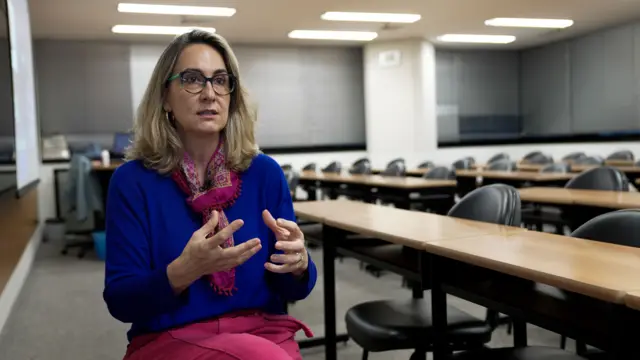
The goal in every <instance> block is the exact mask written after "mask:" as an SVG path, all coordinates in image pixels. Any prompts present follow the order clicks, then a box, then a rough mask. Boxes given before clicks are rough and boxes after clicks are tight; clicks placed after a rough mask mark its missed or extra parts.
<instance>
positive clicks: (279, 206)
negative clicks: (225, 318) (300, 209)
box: [267, 161, 318, 301]
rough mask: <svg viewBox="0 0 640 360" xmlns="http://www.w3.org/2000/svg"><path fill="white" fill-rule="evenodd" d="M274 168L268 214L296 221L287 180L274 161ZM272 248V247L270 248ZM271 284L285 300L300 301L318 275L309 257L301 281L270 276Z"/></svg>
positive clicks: (271, 167) (272, 170)
mask: <svg viewBox="0 0 640 360" xmlns="http://www.w3.org/2000/svg"><path fill="white" fill-rule="evenodd" d="M273 165H274V166H270V167H269V169H268V171H269V173H270V174H269V176H268V178H269V179H270V180H271V181H269V186H268V189H267V197H268V200H269V201H268V203H270V204H273V205H272V206H271V208H270V209H269V212H271V214H272V215H273V217H274V218H276V219H278V218H282V219H286V220H291V221H296V216H295V213H294V211H293V201H292V199H291V193H290V192H289V185H288V183H287V179H286V178H285V176H284V173H283V172H282V169H281V168H280V165H278V164H277V163H276V162H275V161H273ZM275 241H276V239H275V235H274V234H271V236H270V242H271V244H273V245H275ZM271 248H273V246H271ZM275 252H276V253H281V252H282V251H280V250H276V251H275ZM271 275H272V276H273V278H272V280H273V281H272V282H271V283H272V284H273V286H274V287H275V290H276V291H277V292H278V293H279V294H280V295H281V296H282V297H283V298H285V299H286V300H291V301H295V300H301V299H304V298H306V297H307V296H308V295H309V294H310V293H311V290H313V287H314V286H315V284H316V279H317V277H318V273H317V270H316V265H315V264H314V262H313V259H311V256H309V266H308V268H307V273H306V274H305V276H304V277H303V278H301V279H298V278H296V277H294V276H293V275H291V274H274V273H272V274H271Z"/></svg>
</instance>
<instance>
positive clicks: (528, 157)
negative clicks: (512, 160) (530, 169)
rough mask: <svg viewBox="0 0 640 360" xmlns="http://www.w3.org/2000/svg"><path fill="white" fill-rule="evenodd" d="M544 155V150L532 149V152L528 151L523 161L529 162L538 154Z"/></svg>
mask: <svg viewBox="0 0 640 360" xmlns="http://www.w3.org/2000/svg"><path fill="white" fill-rule="evenodd" d="M540 155H543V154H542V151H532V152H530V153H528V154H527V155H525V156H523V157H522V161H524V162H527V161H529V160H530V159H531V158H535V157H536V156H540Z"/></svg>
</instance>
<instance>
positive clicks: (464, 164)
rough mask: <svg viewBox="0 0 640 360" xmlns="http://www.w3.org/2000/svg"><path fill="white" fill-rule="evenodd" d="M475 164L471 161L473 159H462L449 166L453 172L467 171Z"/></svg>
mask: <svg viewBox="0 0 640 360" xmlns="http://www.w3.org/2000/svg"><path fill="white" fill-rule="evenodd" d="M475 164H476V162H475V161H474V160H473V158H463V159H460V160H457V161H456V162H454V163H453V164H451V167H452V168H454V169H455V170H468V169H471V168H473V166H474V165H475Z"/></svg>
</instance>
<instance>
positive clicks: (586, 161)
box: [573, 155, 604, 165]
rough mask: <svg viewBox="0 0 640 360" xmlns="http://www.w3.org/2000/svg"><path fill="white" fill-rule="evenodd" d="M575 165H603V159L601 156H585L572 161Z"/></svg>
mask: <svg viewBox="0 0 640 360" xmlns="http://www.w3.org/2000/svg"><path fill="white" fill-rule="evenodd" d="M573 163H574V164H576V165H602V164H604V159H603V158H602V156H597V155H595V156H585V157H581V158H578V159H575V160H574V161H573Z"/></svg>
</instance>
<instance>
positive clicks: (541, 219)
mask: <svg viewBox="0 0 640 360" xmlns="http://www.w3.org/2000/svg"><path fill="white" fill-rule="evenodd" d="M570 170H571V165H570V164H568V163H553V164H548V165H546V166H544V167H543V168H542V169H540V172H541V173H558V174H566V173H568V172H569V171H570ZM522 223H523V224H525V226H527V228H530V229H534V230H539V231H542V230H543V226H544V225H546V224H549V225H553V226H554V227H555V229H556V231H555V233H556V234H559V235H564V226H565V221H564V219H563V218H562V213H561V211H560V210H559V209H557V208H543V207H542V206H540V205H539V204H532V205H531V206H526V207H523V208H522Z"/></svg>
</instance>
